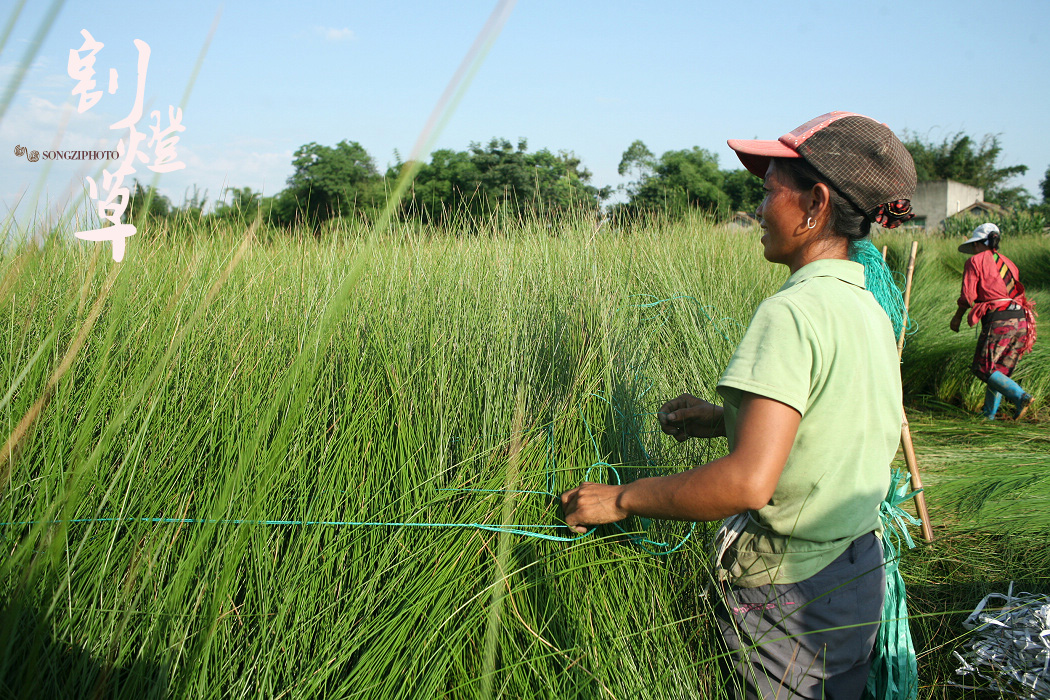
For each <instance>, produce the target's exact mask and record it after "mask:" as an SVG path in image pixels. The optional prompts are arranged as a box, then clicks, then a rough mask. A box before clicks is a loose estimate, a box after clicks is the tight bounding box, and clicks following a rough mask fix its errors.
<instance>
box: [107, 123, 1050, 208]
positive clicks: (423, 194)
mask: <svg viewBox="0 0 1050 700" xmlns="http://www.w3.org/2000/svg"><path fill="white" fill-rule="evenodd" d="M904 145H905V146H906V147H907V148H908V150H909V151H910V152H911V154H912V157H913V158H914V160H915V167H916V172H917V174H918V178H919V180H920V181H923V180H940V179H951V180H956V181H958V182H962V183H964V184H968V185H972V186H974V187H980V188H982V189H984V192H985V201H989V202H993V203H995V204H999V205H1000V206H1003V207H1005V208H1007V209H1010V210H1013V211H1015V212H1017V211H1026V210H1035V211H1039V212H1040V213H1042V214H1044V215H1048V216H1050V167H1048V168H1047V172H1046V175H1045V177H1044V179H1043V180H1042V182H1041V183H1040V190H1041V192H1040V194H1041V203H1037V202H1036V198H1035V197H1034V196H1033V195H1032V194H1031V193H1030V192H1028V191H1027V190H1026V189H1025V188H1023V187H1019V186H1010V184H1009V183H1010V181H1011V180H1012V179H1013V178H1015V177H1017V176H1019V175H1023V174H1025V173H1026V172H1027V171H1028V166H1025V165H1009V166H1004V165H1001V164H1000V162H999V161H1000V157H1001V154H1002V146H1001V144H1000V142H999V137H998V136H997V135H993V134H989V135H986V136H985V137H984V138H982V139H980V140H976V139H974V138H972V137H971V136H969V135H967V134H964V133H961V132H960V133H957V134H953V135H951V136H948V137H947V138H945V139H944V140H943V141H941V142H939V143H938V142H933V141H930V140H928V139H926V138H923V137H921V136H920V135H918V134H914V133H907V132H906V133H905V138H904ZM395 156H396V157H397V162H396V163H395V164H394V165H392V166H390V167H389V168H387V171H386V172H385V173H380V172H379V169H378V168H377V167H376V164H375V160H374V159H373V158H372V156H371V155H369V153H368V152H367V151H366V150H365V148H364V147H363V146H362V145H361V144H360V143H358V142H356V141H346V140H344V141H340V142H339V143H337V144H336V145H335V146H325V145H321V144H318V143H308V144H305V145H303V146H302V147H300V148H299V149H298V150H297V151H296V152H295V154H294V156H293V159H292V167H293V169H294V171H293V173H292V175H291V177H289V178H288V181H287V183H286V184H287V187H286V188H285V189H284V190H282V191H280V192H279V193H277V194H276V195H273V196H268V197H263V196H262V194H261V193H258V192H253V191H252V190H251V188H248V187H244V188H229V189H227V190H225V191H224V192H223V194H222V197H221V198H220V199H219V201H217V202H216V203H215V206H214V208H213V210H212V211H210V212H207V213H206V212H205V206H206V203H207V195H206V193H204V194H203V195H202V194H201V193H200V192H199V191H197V190H196V189H195V190H194V193H193V195H192V197H187V198H186V199H185V201H184V202H183V204H182V206H175V205H173V204H172V203H171V201H170V200H169V199H168V198H167V197H164V196H163V195H161V194H160V193H159V192H156V191H154V190H153V189H152V188H150V187H143V186H142V185H141V184H139V183H137V182H136V183H135V185H134V189H133V191H132V193H131V198H130V199H131V201H130V203H129V206H128V209H127V212H126V216H127V217H128V220H134V219H137V218H138V217H141V216H144V215H145V216H149V217H153V218H163V217H167V216H172V215H175V214H179V213H183V214H192V215H196V216H197V217H199V218H201V219H208V220H211V221H215V222H224V221H234V222H237V223H246V222H250V221H253V220H255V219H256V218H259V217H261V218H262V219H263V221H265V222H267V223H269V224H271V225H272V226H276V227H289V226H292V225H301V224H305V225H309V226H313V227H315V228H319V227H320V226H321V225H322V224H323V223H324V222H326V221H328V220H330V219H334V218H347V217H356V218H359V219H363V220H366V221H367V220H372V219H374V217H375V216H376V215H377V214H378V213H379V212H380V211H382V209H383V207H384V206H386V204H387V202H388V199H389V197H390V194H391V193H392V192H393V191H394V190H395V188H396V186H397V183H398V181H399V179H401V178H402V176H404V175H406V173H408V174H410V171H415V174H414V177H412V179H411V183H410V185H409V187H408V189H407V190H406V191H405V193H404V195H403V196H402V197H401V199H400V201H399V203H398V205H397V210H396V212H395V213H396V215H397V216H400V217H402V218H411V219H416V220H420V221H423V222H425V223H430V224H436V225H451V224H460V225H462V224H468V225H469V224H470V223H471V222H480V221H483V220H485V219H486V218H487V217H490V216H491V215H493V214H497V213H498V214H506V215H511V216H515V217H519V218H524V217H531V216H540V217H543V218H545V219H548V220H549V219H553V218H557V217H559V216H561V215H564V214H570V213H571V214H573V215H578V214H579V213H580V212H584V213H587V212H591V213H599V212H602V211H604V212H607V213H609V214H611V215H613V216H616V217H624V218H630V217H637V216H644V215H646V214H652V213H660V214H662V215H666V216H679V215H682V214H684V213H686V212H688V211H689V210H703V211H705V212H708V213H709V214H712V215H714V216H716V217H725V216H727V215H730V214H732V213H733V212H737V211H744V212H747V213H753V212H754V211H755V209H756V208H757V207H758V205H759V203H760V202H761V201H762V197H763V196H764V191H763V189H762V181H761V180H759V179H758V178H756V177H754V176H753V175H751V174H750V173H749V172H747V171H746V170H743V169H722V168H720V167H719V163H718V157H717V156H716V155H715V154H714V153H712V152H711V151H708V150H706V149H703V148H700V147H697V146H694V147H692V148H690V149H683V150H672V151H667V152H665V153H663V154H662V155H660V156H659V157H657V156H656V155H655V154H654V153H653V152H652V151H650V150H649V148H648V147H647V146H646V145H645V143H643V142H642V141H640V140H639V141H635V142H634V143H632V144H631V145H630V146H628V148H627V150H625V151H624V152H623V155H622V157H621V159H620V165H619V168H618V172H619V174H620V175H621V176H625V177H630V178H631V180H630V182H629V183H628V184H626V185H621V186H620V187H619V188H617V189H618V190H619V191H621V192H622V194H623V195H625V201H619V202H612V203H611V202H610V200H611V198H612V195H613V193H614V192H615V191H616V190H614V189H613V188H611V187H596V186H595V185H592V184H591V173H590V171H588V170H587V169H586V168H585V167H583V165H582V162H581V160H580V158H578V157H577V156H576V155H574V154H573V153H572V152H571V151H559V152H557V153H553V152H551V151H549V150H547V149H540V150H538V151H531V152H530V151H529V150H528V142H527V140H526V139H519V140H518V142H517V144H516V145H515V144H512V143H511V142H510V141H508V140H506V139H500V138H493V139H491V140H490V141H489V142H488V143H486V144H481V143H472V144H470V146H469V148H468V149H467V150H465V151H455V150H452V149H440V150H437V151H434V152H433V153H432V154H431V155H430V160H429V162H416V163H413V162H402V161H401V158H400V155H397V152H396V151H395Z"/></svg>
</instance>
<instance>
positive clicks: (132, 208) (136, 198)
mask: <svg viewBox="0 0 1050 700" xmlns="http://www.w3.org/2000/svg"><path fill="white" fill-rule="evenodd" d="M171 213H172V206H171V200H170V199H168V198H167V197H165V196H164V195H162V194H161V193H160V192H159V191H158V190H157V189H156V188H155V187H154V186H153V185H146V186H145V187H143V186H142V183H141V182H139V181H138V180H135V181H134V183H133V184H132V186H131V187H130V188H129V190H128V206H127V208H126V209H125V210H124V216H123V217H121V220H122V221H123V222H124V223H130V224H135V225H136V226H137V225H138V224H139V222H140V221H141V220H143V219H145V218H148V219H154V220H156V219H163V218H165V217H167V216H170V215H171Z"/></svg>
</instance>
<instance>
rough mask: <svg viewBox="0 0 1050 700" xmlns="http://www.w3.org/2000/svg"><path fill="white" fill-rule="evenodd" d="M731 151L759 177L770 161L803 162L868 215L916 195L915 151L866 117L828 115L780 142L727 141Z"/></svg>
mask: <svg viewBox="0 0 1050 700" xmlns="http://www.w3.org/2000/svg"><path fill="white" fill-rule="evenodd" d="M729 147H730V148H732V149H733V150H734V151H736V154H737V157H739V158H740V162H741V163H743V164H744V167H745V168H747V169H748V170H749V171H750V172H752V173H753V174H755V175H757V176H758V177H765V175H766V169H767V168H768V167H769V161H770V159H771V158H802V159H804V160H805V161H806V162H807V163H809V164H810V165H812V166H813V167H814V168H815V169H816V170H817V172H818V173H820V174H821V175H822V176H824V178H825V180H826V181H827V184H829V185H831V186H832V187H834V188H835V189H836V190H838V191H839V192H840V193H841V194H842V195H843V196H845V197H846V198H847V199H848V200H849V201H850V202H852V203H853V205H854V206H855V207H857V208H858V209H860V210H861V211H862V212H864V213H865V214H868V215H872V216H873V215H874V214H873V212H875V211H876V210H877V209H878V208H879V206H880V205H882V204H885V203H887V202H893V201H896V200H902V199H903V200H907V199H911V198H912V196H913V195H914V194H915V183H916V177H915V162H914V161H913V160H912V157H911V153H909V152H908V149H907V148H905V147H904V144H903V143H901V141H900V139H898V138H897V137H896V135H894V133H893V132H892V131H890V128H889V127H888V126H886V125H885V124H880V123H879V122H877V121H875V120H874V119H872V118H870V117H865V116H864V115H862V114H855V113H853V112H828V113H827V114H822V115H820V116H819V117H817V118H815V119H811V120H809V121H808V122H806V123H805V124H803V125H802V126H800V127H798V128H797V129H795V130H793V131H791V132H789V133H787V134H784V135H783V136H781V137H780V138H779V139H777V140H776V141H747V140H740V139H729Z"/></svg>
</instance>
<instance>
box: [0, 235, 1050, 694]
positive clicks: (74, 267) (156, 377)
mask: <svg viewBox="0 0 1050 700" xmlns="http://www.w3.org/2000/svg"><path fill="white" fill-rule="evenodd" d="M595 228H596V224H595V223H594V222H590V221H579V222H575V223H571V224H567V225H565V226H563V227H558V228H553V229H552V228H548V227H543V226H537V225H524V226H522V225H519V224H518V223H516V222H499V221H496V222H493V223H492V224H491V225H490V226H488V227H487V228H486V229H485V233H483V234H482V235H472V236H454V235H446V234H442V233H440V232H434V231H427V230H422V231H421V230H416V229H414V228H406V229H404V230H401V229H398V228H396V227H395V228H394V229H393V230H389V231H383V232H382V233H381V234H376V233H374V232H371V231H368V230H361V229H359V228H357V227H354V226H352V225H346V226H345V227H339V228H337V229H336V230H334V231H332V232H329V235H328V236H326V237H325V238H323V239H320V240H318V239H314V238H312V237H309V236H307V237H263V236H261V237H260V238H251V237H244V232H243V231H236V230H228V231H224V232H220V233H219V235H217V236H211V237H205V236H203V235H199V234H198V233H195V231H194V229H193V228H192V226H191V225H189V224H185V223H183V224H176V225H174V226H173V228H171V229H170V230H168V231H165V232H161V234H162V235H161V234H157V235H155V236H154V237H153V239H152V240H149V241H138V242H136V243H138V244H137V245H132V246H129V250H128V254H127V257H126V258H125V261H124V262H123V263H122V264H120V265H117V264H114V263H112V261H110V260H108V259H107V258H108V250H106V249H104V248H103V246H101V245H99V246H96V247H90V246H88V245H86V244H83V243H79V242H75V243H64V242H61V241H59V240H57V239H52V240H51V241H50V242H49V243H48V244H47V245H46V246H45V247H44V248H43V249H40V250H36V249H23V250H19V251H15V252H12V253H9V254H8V255H7V256H6V257H4V258H3V270H2V273H0V300H2V301H3V306H2V310H0V332H2V336H0V337H2V340H3V343H4V351H3V352H2V353H0V358H2V364H0V372H2V374H3V386H4V387H6V388H5V389H4V392H5V395H4V398H3V399H2V400H0V410H2V413H0V418H2V420H3V421H4V423H5V428H6V433H7V434H8V435H10V436H11V437H10V438H9V439H8V441H7V446H6V447H5V449H4V454H3V456H2V459H3V464H2V466H0V479H2V480H3V485H4V488H5V497H4V499H3V502H2V505H0V511H2V512H0V521H2V523H3V524H2V525H0V537H3V538H4V542H5V547H6V550H7V556H6V558H5V560H4V562H3V564H2V567H3V571H2V576H0V581H2V582H3V583H2V587H0V592H2V596H0V604H2V609H0V640H2V644H3V647H2V650H0V683H2V685H0V695H3V696H16V697H17V696H21V697H48V696H55V697H128V698H146V697H216V698H217V697H232V696H251V697H256V696H263V697H289V698H302V697H326V698H336V697H363V698H372V697H376V698H385V697H442V698H475V697H480V698H488V697H509V698H519V697H545V698H596V697H603V698H649V697H651V698H667V697H713V696H716V695H717V691H718V689H719V688H720V683H719V680H718V677H717V671H716V663H715V661H714V659H715V657H716V655H717V654H718V649H717V645H716V640H715V637H714V631H713V628H712V624H711V619H710V617H711V610H710V604H709V603H708V601H707V599H706V598H705V597H704V595H703V590H704V584H705V582H706V580H707V574H706V571H707V568H706V562H707V555H706V553H705V548H704V545H705V543H706V541H707V540H709V538H710V535H711V532H712V529H713V527H712V526H709V525H702V526H698V527H697V528H696V529H695V531H693V532H692V534H691V536H690V537H689V539H688V540H686V541H685V543H684V545H682V547H681V549H679V550H678V551H677V552H675V553H673V554H670V555H668V556H665V557H660V556H653V555H652V554H649V553H647V552H646V551H645V549H643V548H642V547H641V546H638V544H635V543H633V542H632V541H631V538H630V537H627V536H624V535H623V534H622V533H619V532H618V531H617V530H615V529H608V530H603V531H600V532H598V533H595V534H594V535H591V536H589V537H584V538H578V539H573V540H572V541H569V542H564V541H557V540H547V539H539V538H536V537H527V536H523V535H519V534H510V533H506V532H503V533H500V532H493V531H491V530H486V529H482V528H480V527H476V526H474V525H484V526H486V527H498V526H501V525H514V526H519V527H522V526H529V527H527V528H525V529H528V530H530V531H533V532H537V533H542V534H545V535H550V536H554V537H563V538H564V537H567V536H568V533H567V531H566V530H564V529H559V528H557V527H556V526H557V525H558V523H559V522H560V520H559V515H558V513H557V510H556V508H555V506H554V503H553V498H552V497H551V494H554V493H558V492H559V491H560V490H564V489H567V488H570V487H571V486H573V485H575V484H576V483H578V482H579V481H580V480H581V479H582V478H583V477H584V475H585V474H586V473H587V472H588V469H591V468H592V467H593V469H594V470H595V471H592V472H591V478H614V476H613V473H612V471H611V470H609V469H608V468H607V467H606V466H604V465H605V464H606V463H608V464H613V465H631V466H632V467H633V468H630V469H628V468H621V469H620V470H619V473H620V475H621V477H622V478H634V477H635V476H637V475H638V474H641V473H659V472H661V471H662V470H673V469H679V468H682V467H685V466H688V465H692V464H696V463H698V462H700V461H703V460H707V459H710V458H712V457H713V456H717V455H719V454H722V453H724V451H725V449H726V447H725V444H724V441H713V442H710V443H699V442H697V441H694V442H697V444H691V443H689V444H686V445H684V446H679V445H677V443H673V441H669V440H664V439H662V438H661V436H659V435H658V434H656V433H655V431H654V421H653V418H652V413H653V411H655V408H656V407H657V406H659V404H660V403H661V402H662V401H663V400H665V399H667V398H670V397H673V396H676V395H678V394H679V393H681V392H682V391H691V392H692V393H694V394H696V395H698V396H705V397H707V398H711V399H713V398H714V392H713V389H714V385H715V381H716V379H717V377H718V375H719V374H720V372H721V370H722V368H723V367H724V365H725V363H726V361H727V360H728V359H729V356H730V355H731V353H732V350H733V348H734V347H735V344H736V342H737V340H738V339H739V338H740V336H741V334H742V333H743V330H744V327H745V326H746V323H747V321H748V319H749V318H750V316H751V313H752V312H753V310H754V308H755V306H756V305H757V304H758V302H759V301H761V300H762V299H763V298H764V297H766V296H768V295H769V294H771V293H772V292H774V291H775V290H776V289H777V288H778V287H779V286H780V284H781V282H782V281H783V279H784V278H785V277H786V271H785V270H784V269H783V268H776V267H773V266H771V265H769V264H767V263H765V262H764V261H763V260H762V259H761V250H760V246H759V245H758V243H757V236H756V235H754V233H753V232H747V231H743V232H741V231H727V230H723V229H719V228H715V227H712V226H711V225H710V224H708V223H707V222H705V221H703V220H700V219H695V220H688V221H685V222H681V223H676V224H667V225H657V224H652V225H648V226H639V227H637V228H634V229H631V230H629V231H616V230H612V231H610V230H609V229H607V228H603V229H601V230H599V231H597V232H596V231H595ZM883 242H886V243H888V244H889V245H890V248H891V255H890V258H889V259H890V261H891V263H892V264H893V265H894V267H895V268H898V269H903V264H902V262H901V259H902V256H903V255H905V254H906V249H907V247H908V242H909V239H908V238H907V237H906V236H903V235H897V236H887V237H886V238H885V241H882V240H878V241H876V243H877V244H880V245H881V244H882V243H883ZM1017 245H1018V248H1017V251H1016V252H1015V251H1013V250H1010V249H1009V247H1008V244H1007V243H1004V252H1006V254H1008V255H1010V256H1011V257H1013V258H1014V259H1015V260H1016V261H1017V262H1018V264H1019V265H1020V266H1021V270H1022V275H1023V277H1022V279H1024V280H1025V281H1026V282H1027V283H1028V284H1029V289H1030V290H1031V291H1032V292H1033V294H1034V296H1035V297H1036V299H1037V300H1038V303H1039V304H1040V308H1045V307H1046V305H1047V303H1048V300H1050V294H1047V291H1046V285H1047V283H1048V281H1050V277H1048V275H1047V270H1048V268H1047V266H1046V265H1047V259H1048V258H1047V256H1046V244H1045V240H1040V239H1032V240H1031V241H1028V242H1024V243H1023V245H1022V242H1018V243H1017ZM953 248H954V244H952V243H951V242H950V241H942V240H937V239H929V240H924V242H923V246H922V252H921V253H920V259H919V264H918V269H917V277H916V287H915V291H914V293H913V308H914V312H915V318H916V321H917V328H918V330H917V331H916V332H915V333H914V334H913V335H912V336H910V338H909V342H908V346H907V349H906V351H905V357H904V376H905V383H906V392H907V393H908V398H907V400H908V403H909V405H910V406H912V407H913V409H912V410H913V411H914V413H913V414H912V415H911V418H912V425H913V430H914V435H915V441H916V447H917V450H918V452H919V459H920V466H921V467H922V468H923V470H924V476H926V477H927V481H928V484H927V486H928V492H929V493H928V496H927V498H928V502H929V504H930V507H931V511H932V513H931V514H932V516H933V519H934V522H935V527H936V533H937V541H936V543H935V544H933V545H930V546H926V545H921V546H920V547H919V548H918V549H916V550H914V551H913V552H911V553H909V554H908V555H907V559H906V562H905V565H904V567H903V568H904V572H905V576H906V579H907V581H908V583H909V585H910V586H911V592H912V596H913V605H912V609H913V612H914V613H915V614H916V615H917V616H916V618H915V620H914V631H915V636H916V642H917V646H918V647H919V649H920V653H921V655H922V656H921V658H920V675H921V681H922V690H921V693H920V697H930V698H940V697H957V696H958V694H959V693H964V692H965V691H959V690H957V689H952V688H950V687H949V686H947V685H946V684H947V682H948V681H950V680H951V671H952V667H951V658H950V651H951V649H952V648H955V646H956V645H957V644H959V643H961V642H960V639H959V635H960V634H961V629H960V628H959V627H958V626H957V622H958V620H959V619H961V617H964V616H965V614H966V613H968V612H969V611H970V610H972V608H973V606H974V605H976V603H977V601H978V600H979V599H980V597H981V596H982V595H983V594H984V592H988V591H990V590H998V589H1000V588H1001V589H1003V590H1005V585H1006V583H1008V582H1009V581H1010V580H1016V581H1018V582H1024V583H1025V585H1027V586H1028V588H1029V590H1031V589H1032V588H1039V589H1042V590H1046V589H1047V588H1048V587H1050V557H1048V556H1047V554H1046V552H1047V548H1046V535H1045V533H1046V532H1047V529H1046V521H1047V519H1048V518H1047V513H1048V510H1047V508H1046V497H1047V494H1048V492H1050V486H1048V482H1047V480H1046V476H1045V475H1046V474H1048V473H1050V472H1048V470H1047V467H1048V466H1050V444H1048V440H1047V438H1046V435H1045V422H1043V421H1044V419H1045V415H1046V409H1045V402H1046V397H1047V395H1048V391H1050V363H1047V362H1046V358H1047V353H1046V350H1045V349H1041V348H1043V347H1045V342H1043V341H1040V343H1039V344H1038V345H1037V346H1036V350H1035V352H1033V353H1032V355H1031V356H1029V357H1027V358H1025V360H1024V361H1023V363H1022V366H1021V367H1020V368H1019V370H1018V373H1017V374H1016V375H1015V376H1017V377H1018V378H1019V379H1020V380H1021V381H1022V382H1023V383H1025V385H1026V387H1029V388H1030V390H1031V391H1033V393H1035V394H1036V396H1037V398H1038V404H1037V405H1036V410H1035V412H1034V413H1033V414H1032V418H1031V420H1028V421H1027V422H1023V423H1020V424H1008V423H1006V422H1000V423H997V424H995V425H988V424H985V423H982V422H979V421H977V420H975V419H974V418H973V417H972V415H971V410H972V408H973V406H974V404H975V402H979V399H978V398H977V393H978V390H979V387H977V386H976V384H975V382H974V381H973V380H972V379H970V378H969V377H968V376H967V366H968V364H969V357H970V355H971V354H972V347H973V339H972V337H969V336H966V335H965V334H963V335H961V336H953V335H952V334H950V332H948V331H947V321H948V318H949V317H950V316H951V313H952V311H953V310H954V297H955V296H956V295H957V293H958V290H957V287H958V273H959V270H961V265H962V256H959V255H958V254H955V256H956V257H957V258H958V260H956V257H952V255H951V253H950V251H951V249H953ZM956 263H958V265H956ZM1040 265H1042V267H1040ZM1029 270H1032V272H1031V273H1030V274H1029ZM953 275H954V277H953ZM953 285H954V287H953ZM982 391H983V390H982ZM346 523H370V524H368V525H354V524H346ZM371 523H378V524H371ZM424 524H444V525H447V526H446V527H417V526H419V525H424ZM467 524H472V525H471V526H469V527H458V525H467ZM627 528H628V529H629V530H632V531H637V532H644V537H645V538H647V539H648V540H650V541H652V542H656V543H658V544H648V545H647V547H648V548H649V549H653V550H656V551H662V550H667V549H670V548H671V547H674V546H676V545H677V544H679V543H680V542H681V541H682V539H683V538H684V537H685V536H686V535H687V534H688V533H689V532H690V529H689V527H688V526H687V525H683V524H672V523H655V524H652V525H651V526H650V527H649V529H648V530H644V524H643V523H628V524H627ZM664 543H666V544H664Z"/></svg>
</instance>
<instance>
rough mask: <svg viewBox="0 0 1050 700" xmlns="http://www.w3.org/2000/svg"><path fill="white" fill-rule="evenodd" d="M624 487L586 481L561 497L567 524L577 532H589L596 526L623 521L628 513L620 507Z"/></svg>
mask: <svg viewBox="0 0 1050 700" xmlns="http://www.w3.org/2000/svg"><path fill="white" fill-rule="evenodd" d="M622 493H623V487H622V486H615V485H612V484H595V483H592V482H589V481H585V482H583V483H582V484H580V485H579V486H577V487H576V488H574V489H573V490H572V491H566V492H565V493H563V494H562V495H561V507H562V510H563V511H564V512H565V523H566V525H568V526H569V528H570V529H572V530H575V531H576V532H587V531H588V530H589V529H590V528H591V527H594V526H595V525H605V524H607V523H615V522H619V521H620V520H623V519H624V518H626V517H627V516H628V513H627V511H625V510H624V509H623V508H621V507H620V505H619V503H620V495H621V494H622Z"/></svg>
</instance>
